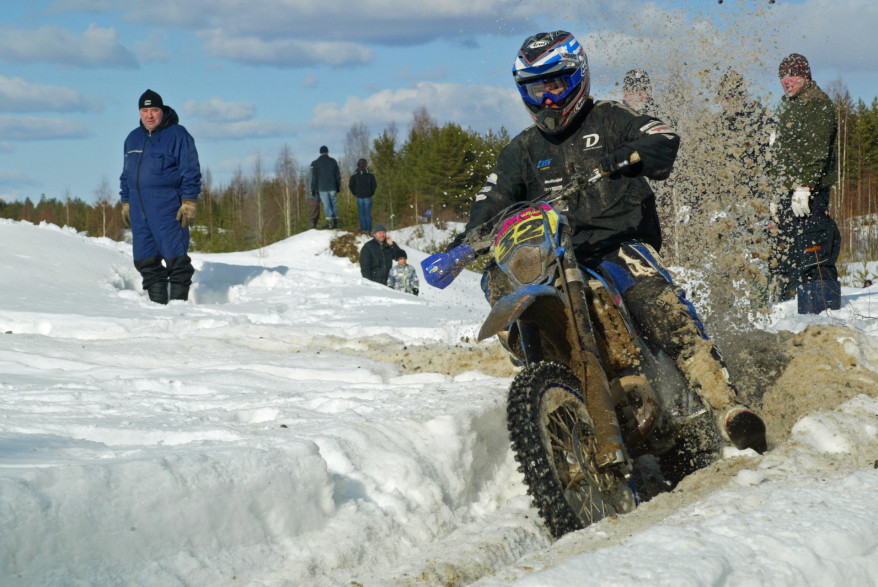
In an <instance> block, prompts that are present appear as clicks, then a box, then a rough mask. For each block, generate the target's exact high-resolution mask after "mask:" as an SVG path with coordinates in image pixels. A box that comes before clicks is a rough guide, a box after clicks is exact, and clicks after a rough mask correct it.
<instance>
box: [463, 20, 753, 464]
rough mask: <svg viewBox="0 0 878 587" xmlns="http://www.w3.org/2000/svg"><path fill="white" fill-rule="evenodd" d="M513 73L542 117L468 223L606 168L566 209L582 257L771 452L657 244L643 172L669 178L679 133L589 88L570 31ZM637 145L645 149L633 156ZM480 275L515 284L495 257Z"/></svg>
mask: <svg viewBox="0 0 878 587" xmlns="http://www.w3.org/2000/svg"><path fill="white" fill-rule="evenodd" d="M512 74H513V77H514V78H515V82H516V86H517V87H518V90H519V92H520V93H521V97H522V100H523V101H524V105H525V107H526V108H527V110H528V112H530V115H531V117H532V118H533V120H534V122H535V124H534V125H533V126H531V127H529V128H527V129H525V130H524V131H522V132H521V133H519V134H518V135H517V136H516V137H514V138H513V139H512V140H511V141H510V142H509V144H508V145H506V146H505V147H504V148H503V149H502V150H501V152H500V155H499V157H498V159H497V165H496V168H495V170H494V172H493V173H492V174H491V175H490V176H489V177H488V180H487V183H486V185H485V186H484V187H483V188H482V189H481V191H480V192H479V193H478V194H477V196H476V199H475V202H474V203H473V206H472V209H471V212H470V219H469V222H468V223H467V226H466V231H465V232H464V233H463V234H466V232H468V231H469V230H471V229H473V228H475V227H477V226H479V225H480V224H482V223H484V222H485V221H487V220H489V219H490V218H492V217H493V216H494V215H495V214H497V213H498V212H499V211H500V210H502V209H503V208H504V207H506V206H508V205H509V204H512V203H514V202H518V201H525V200H539V199H544V198H545V197H546V196H545V194H546V192H548V191H550V190H553V189H555V190H557V189H561V188H562V187H563V186H564V185H566V184H567V183H568V181H569V179H570V177H571V176H572V175H573V174H575V173H579V172H583V173H585V174H587V175H591V172H592V171H593V170H595V169H598V170H600V171H601V174H602V175H604V176H605V177H606V179H604V180H603V181H600V182H597V183H595V184H593V185H591V186H589V187H588V188H587V189H586V190H585V191H584V192H582V193H580V194H579V195H578V196H577V197H576V198H574V199H573V200H571V202H570V209H569V211H567V212H566V213H565V216H566V217H567V219H568V221H569V222H570V224H571V227H572V229H573V244H574V246H575V252H576V257H577V259H578V260H579V261H580V262H581V263H583V264H585V265H586V266H589V267H591V268H595V267H597V266H598V265H601V266H602V267H603V268H604V269H605V270H607V271H609V272H610V273H611V275H612V276H613V278H614V280H615V281H616V283H617V285H618V287H619V290H620V293H621V294H622V297H623V299H624V301H625V303H626V305H627V307H628V310H629V311H630V312H631V314H632V315H633V316H634V318H635V319H636V320H637V322H638V323H639V324H640V325H641V328H643V330H644V332H643V334H644V336H645V337H646V338H647V340H650V341H652V342H653V343H654V344H657V345H658V346H659V347H660V348H661V349H662V350H663V351H664V352H665V353H666V354H668V355H669V356H670V357H672V358H673V359H674V360H675V362H676V364H677V366H678V367H679V368H680V370H681V371H682V372H683V374H684V375H685V377H686V379H687V380H688V381H689V384H690V385H691V386H692V387H693V388H694V389H695V390H696V391H697V393H698V394H699V395H700V396H701V398H702V399H703V400H704V402H705V404H706V405H708V406H710V408H711V411H712V414H713V415H714V417H715V418H716V423H717V426H718V429H719V431H720V433H721V434H722V436H723V437H724V438H725V440H727V441H729V442H731V443H732V444H734V445H735V446H737V447H738V448H740V449H743V448H753V449H755V450H757V451H759V452H763V451H764V450H765V449H766V441H765V426H764V424H763V422H762V420H761V419H760V418H759V416H757V415H756V414H755V413H754V412H753V411H752V410H750V409H748V408H746V407H744V406H743V405H741V402H740V401H739V400H738V398H737V393H736V391H735V389H734V387H732V386H731V385H730V383H729V381H728V372H727V370H726V368H725V366H724V365H723V363H722V360H721V357H720V355H719V353H718V352H717V350H716V348H715V347H714V346H713V345H712V344H711V342H710V341H709V339H708V337H707V335H706V334H705V333H704V329H703V327H702V325H701V322H700V320H699V318H698V316H697V314H696V313H695V308H694V307H693V306H692V305H691V303H689V302H688V301H687V300H686V299H685V297H684V295H685V294H684V293H683V291H682V289H679V288H677V287H675V286H674V284H673V283H672V281H671V278H670V275H669V274H668V272H667V270H666V269H665V268H664V267H663V265H662V262H661V260H660V258H659V256H658V253H657V251H658V250H659V248H660V247H661V230H660V228H659V219H658V213H657V210H656V200H655V196H654V194H653V192H652V190H651V189H650V187H649V184H648V183H647V181H646V179H645V178H649V179H652V180H663V179H666V178H667V177H668V175H669V174H670V172H671V169H672V167H673V164H674V160H675V158H676V155H677V150H678V148H679V145H680V137H679V136H678V135H677V134H676V133H675V132H674V131H673V130H672V129H671V128H669V127H668V126H667V125H666V124H665V123H664V122H662V121H661V120H659V119H657V118H655V117H652V116H649V115H641V114H638V113H636V112H634V111H633V110H631V109H629V108H628V107H626V106H624V105H623V104H620V103H618V102H613V101H607V100H602V101H598V102H595V101H594V100H593V98H592V97H591V96H590V95H589V89H590V86H591V82H590V72H589V67H588V59H587V57H586V54H585V51H584V50H583V48H582V46H581V45H580V44H579V42H577V40H576V39H575V38H574V37H573V35H572V34H570V33H569V32H566V31H555V32H549V33H539V34H536V35H533V36H531V37H528V38H527V39H526V40H525V41H524V43H523V44H522V46H521V49H519V51H518V55H517V57H516V59H515V63H514V65H513V68H512ZM635 152H636V153H638V154H639V158H640V160H639V162H636V163H633V164H629V162H630V159H631V156H632V154H633V153H635ZM635 159H636V157H635ZM463 234H462V235H461V236H460V237H459V239H461V240H462V237H463ZM458 242H459V241H457V242H455V243H452V247H453V246H454V245H455V244H457V243H458ZM452 247H449V248H452ZM504 282H505V283H504ZM483 284H484V287H485V288H486V294H487V295H488V298H489V301H491V302H492V304H493V303H494V302H495V301H496V300H497V299H499V297H500V296H502V295H504V294H505V293H507V291H508V287H509V285H508V281H507V280H506V278H505V277H504V276H503V274H502V273H501V272H500V271H499V269H498V268H497V267H496V265H494V266H493V267H489V269H488V270H487V271H486V274H485V277H484V279H483ZM491 290H494V291H491ZM695 416H697V415H695ZM693 417H694V416H693ZM701 417H704V414H702V415H701Z"/></svg>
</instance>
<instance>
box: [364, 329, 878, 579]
mask: <svg viewBox="0 0 878 587" xmlns="http://www.w3.org/2000/svg"><path fill="white" fill-rule="evenodd" d="M724 344H725V348H724V349H723V350H724V352H725V356H726V360H727V363H728V366H729V370H730V372H731V375H732V379H733V381H734V382H736V383H737V384H738V386H739V387H740V388H741V389H746V390H748V392H749V396H750V399H751V404H752V405H753V407H755V408H757V409H759V410H760V412H761V413H762V414H763V416H764V418H765V420H766V423H767V425H768V430H769V451H768V453H766V455H763V456H755V455H754V456H750V457H747V456H744V457H738V458H731V459H723V460H720V461H718V462H716V463H714V464H712V465H711V466H709V467H707V468H706V469H703V470H701V471H698V472H696V473H694V474H692V475H690V476H689V477H687V478H686V479H684V480H683V481H682V482H681V483H680V484H679V485H678V486H677V487H676V488H675V489H674V490H673V491H671V492H664V493H659V494H658V495H656V496H654V497H653V498H652V499H651V500H649V501H648V502H646V503H642V504H641V505H640V507H639V508H638V509H637V510H636V511H634V512H632V513H630V514H627V515H623V516H617V517H614V518H612V519H607V520H603V521H601V522H600V523H599V524H598V525H596V526H595V527H593V528H590V529H586V530H583V531H580V532H576V533H573V534H569V535H567V536H565V537H564V538H562V539H561V540H558V541H556V542H552V541H551V540H550V539H549V538H548V536H547V533H545V530H544V528H542V527H541V524H540V523H539V521H538V520H534V519H531V518H532V516H528V517H527V518H524V517H521V512H520V510H519V511H517V512H512V513H511V516H510V514H509V512H507V513H506V514H504V513H502V512H501V513H500V514H497V515H494V516H492V517H488V518H486V519H484V520H481V521H479V522H477V523H476V524H474V525H473V527H472V528H463V529H461V530H460V532H461V533H462V534H463V535H465V536H467V540H466V541H465V544H466V548H465V550H460V549H459V548H456V547H455V545H454V543H453V541H452V540H448V541H446V542H444V543H440V544H433V545H429V546H428V547H427V550H426V551H425V552H429V555H426V556H425V557H424V558H423V559H422V560H421V561H419V562H416V563H412V564H410V565H409V566H408V567H407V571H406V572H405V573H401V574H399V575H397V576H395V577H394V578H392V579H391V578H387V577H385V578H384V580H383V581H384V582H386V583H389V584H394V585H470V584H478V583H480V582H484V583H494V582H504V581H511V580H514V579H517V578H521V577H523V576H526V575H528V574H530V573H531V572H534V571H536V570H539V569H544V568H548V567H551V566H554V565H555V564H558V563H560V562H562V561H563V560H565V559H567V558H569V557H571V556H575V555H578V554H583V553H587V552H591V551H595V550H599V549H602V548H606V547H608V546H612V545H615V544H620V543H622V542H624V541H625V540H627V539H629V538H630V537H631V536H632V535H634V534H636V533H638V532H641V531H643V530H645V529H647V528H649V527H650V526H653V525H655V524H659V523H661V522H662V521H664V520H666V519H667V518H669V517H671V516H674V515H675V514H677V513H678V512H680V511H681V510H683V509H684V508H686V507H687V506H689V505H691V504H693V503H695V502H697V501H698V500H701V499H704V498H705V497H707V496H709V495H711V494H713V493H716V492H718V491H721V490H723V489H725V488H727V487H728V486H729V484H730V483H731V482H732V480H733V479H734V478H735V476H736V475H737V474H738V473H739V472H740V471H741V470H742V469H753V468H757V467H759V466H760V464H764V463H766V462H770V461H771V459H773V458H774V459H776V460H777V459H782V458H787V457H785V456H782V455H785V454H787V453H788V452H790V451H794V450H795V447H791V446H788V442H787V441H788V439H789V436H790V430H791V428H792V427H793V425H794V424H795V423H796V422H798V421H799V420H800V419H801V418H802V417H804V416H806V415H808V414H811V413H814V412H816V411H819V410H833V409H834V408H836V407H837V406H839V405H840V404H842V403H843V402H845V401H847V400H849V399H851V398H853V397H855V396H856V395H858V394H866V395H869V396H878V374H876V373H875V372H873V371H871V370H869V369H868V368H867V367H866V366H864V365H867V364H876V363H878V346H875V345H874V343H873V342H872V339H870V338H869V337H866V336H865V335H863V334H861V333H859V332H857V331H855V330H852V329H850V328H846V327H840V326H832V325H822V326H810V327H808V328H807V329H805V330H804V331H802V332H801V333H798V334H793V333H789V332H781V333H768V332H764V331H758V330H754V331H750V332H748V333H746V334H742V335H737V336H735V337H727V338H726V339H725V341H724ZM367 346H370V345H367ZM353 352H354V353H355V354H359V355H364V356H368V357H370V358H373V359H376V360H382V361H388V362H391V363H394V364H396V365H398V366H400V367H401V368H402V369H403V370H404V371H405V372H407V373H418V372H439V373H445V374H448V375H457V374H459V373H462V372H465V371H469V370H480V371H483V372H485V373H488V374H491V375H494V376H498V377H508V376H512V375H513V374H514V373H515V368H514V367H513V366H512V365H511V363H510V362H509V359H508V358H507V355H506V354H505V352H504V351H503V349H502V348H501V347H500V346H499V344H498V343H496V341H489V342H486V343H483V344H482V345H476V346H473V345H472V344H470V343H469V342H463V343H461V344H460V345H426V346H411V345H410V346H406V345H403V344H402V343H394V342H392V341H386V340H385V341H382V343H381V345H380V348H374V347H372V348H366V349H363V350H357V351H353ZM773 453H774V454H773ZM874 454H875V453H874V451H873V450H863V451H861V452H857V451H854V453H852V454H850V455H831V456H826V457H825V459H826V460H825V461H824V460H821V459H820V458H818V459H816V460H814V461H813V462H812V463H811V464H810V465H809V466H810V467H813V468H814V474H815V476H819V475H822V474H823V473H824V472H825V471H832V472H833V473H834V474H836V473H837V474H844V473H845V472H850V471H854V470H857V469H863V468H869V467H872V466H873V461H874ZM830 461H831V462H830ZM766 466H768V465H766ZM781 468H783V467H781ZM806 468H807V467H806ZM806 473H807V471H806ZM534 513H535V512H534ZM515 516H519V518H518V519H515V520H510V519H509V518H510V517H512V518H515ZM513 528H514V531H513ZM598 528H599V530H598ZM479 533H481V534H482V535H483V537H484V538H483V539H482V541H481V542H479V541H478V539H475V540H474V539H473V538H472V536H473V535H478V534H479ZM542 533H545V535H543V536H539V534H542ZM473 542H475V543H476V545H477V546H475V547H474V546H473ZM515 542H519V543H525V544H529V545H530V546H527V547H524V549H523V550H521V549H519V550H516V549H515V547H514V543H515ZM384 582H382V584H384ZM366 584H368V583H366Z"/></svg>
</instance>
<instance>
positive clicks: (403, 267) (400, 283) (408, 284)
mask: <svg viewBox="0 0 878 587" xmlns="http://www.w3.org/2000/svg"><path fill="white" fill-rule="evenodd" d="M396 262H397V264H396V265H394V266H393V267H392V268H391V269H390V274H389V275H388V276H387V287H389V288H392V289H395V290H397V291H404V292H405V293H410V294H414V295H418V291H419V290H418V272H417V271H415V268H414V267H412V266H411V265H409V264H408V255H406V253H405V251H402V254H400V256H399V257H397V259H396Z"/></svg>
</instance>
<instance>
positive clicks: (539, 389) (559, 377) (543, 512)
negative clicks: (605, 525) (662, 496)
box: [507, 363, 636, 538]
mask: <svg viewBox="0 0 878 587" xmlns="http://www.w3.org/2000/svg"><path fill="white" fill-rule="evenodd" d="M580 389H581V385H580V383H579V379H578V378H577V377H576V376H575V375H574V374H573V372H572V371H571V370H570V369H569V368H567V367H565V366H563V365H559V364H557V363H537V364H535V365H529V366H528V367H526V368H525V369H523V370H522V371H520V372H519V373H518V375H517V376H516V377H515V379H514V380H513V382H512V386H511V387H510V389H509V401H508V405H507V426H508V428H509V436H510V439H511V441H512V449H513V452H514V453H515V459H516V460H517V461H518V463H519V465H520V466H519V470H520V471H521V472H522V473H523V474H524V479H525V483H526V484H527V487H528V493H529V494H530V495H531V497H532V498H533V500H534V505H535V506H536V508H537V509H538V510H539V512H540V516H542V518H543V520H544V521H545V523H546V526H547V527H548V528H549V531H550V532H551V533H552V536H554V537H555V538H560V537H561V536H563V535H564V534H566V533H568V532H572V531H574V530H579V529H581V528H584V527H586V526H588V525H589V524H591V523H593V522H596V521H598V520H600V519H601V518H604V517H606V516H610V515H615V514H621V513H626V512H629V511H632V510H633V509H634V508H635V507H636V501H635V498H634V492H633V490H632V488H631V487H630V486H629V484H628V481H627V480H626V479H625V478H624V477H623V476H622V475H621V474H620V473H619V472H618V471H615V470H610V471H604V472H600V471H598V470H597V468H596V467H595V465H594V460H593V454H594V450H595V438H594V426H593V425H592V420H591V417H590V416H589V415H588V412H587V411H586V409H585V404H584V402H583V400H582V397H581V396H580Z"/></svg>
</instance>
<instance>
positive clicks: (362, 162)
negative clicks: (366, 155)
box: [357, 159, 366, 167]
mask: <svg viewBox="0 0 878 587" xmlns="http://www.w3.org/2000/svg"><path fill="white" fill-rule="evenodd" d="M365 166H366V160H365V159H359V160H357V167H365Z"/></svg>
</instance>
